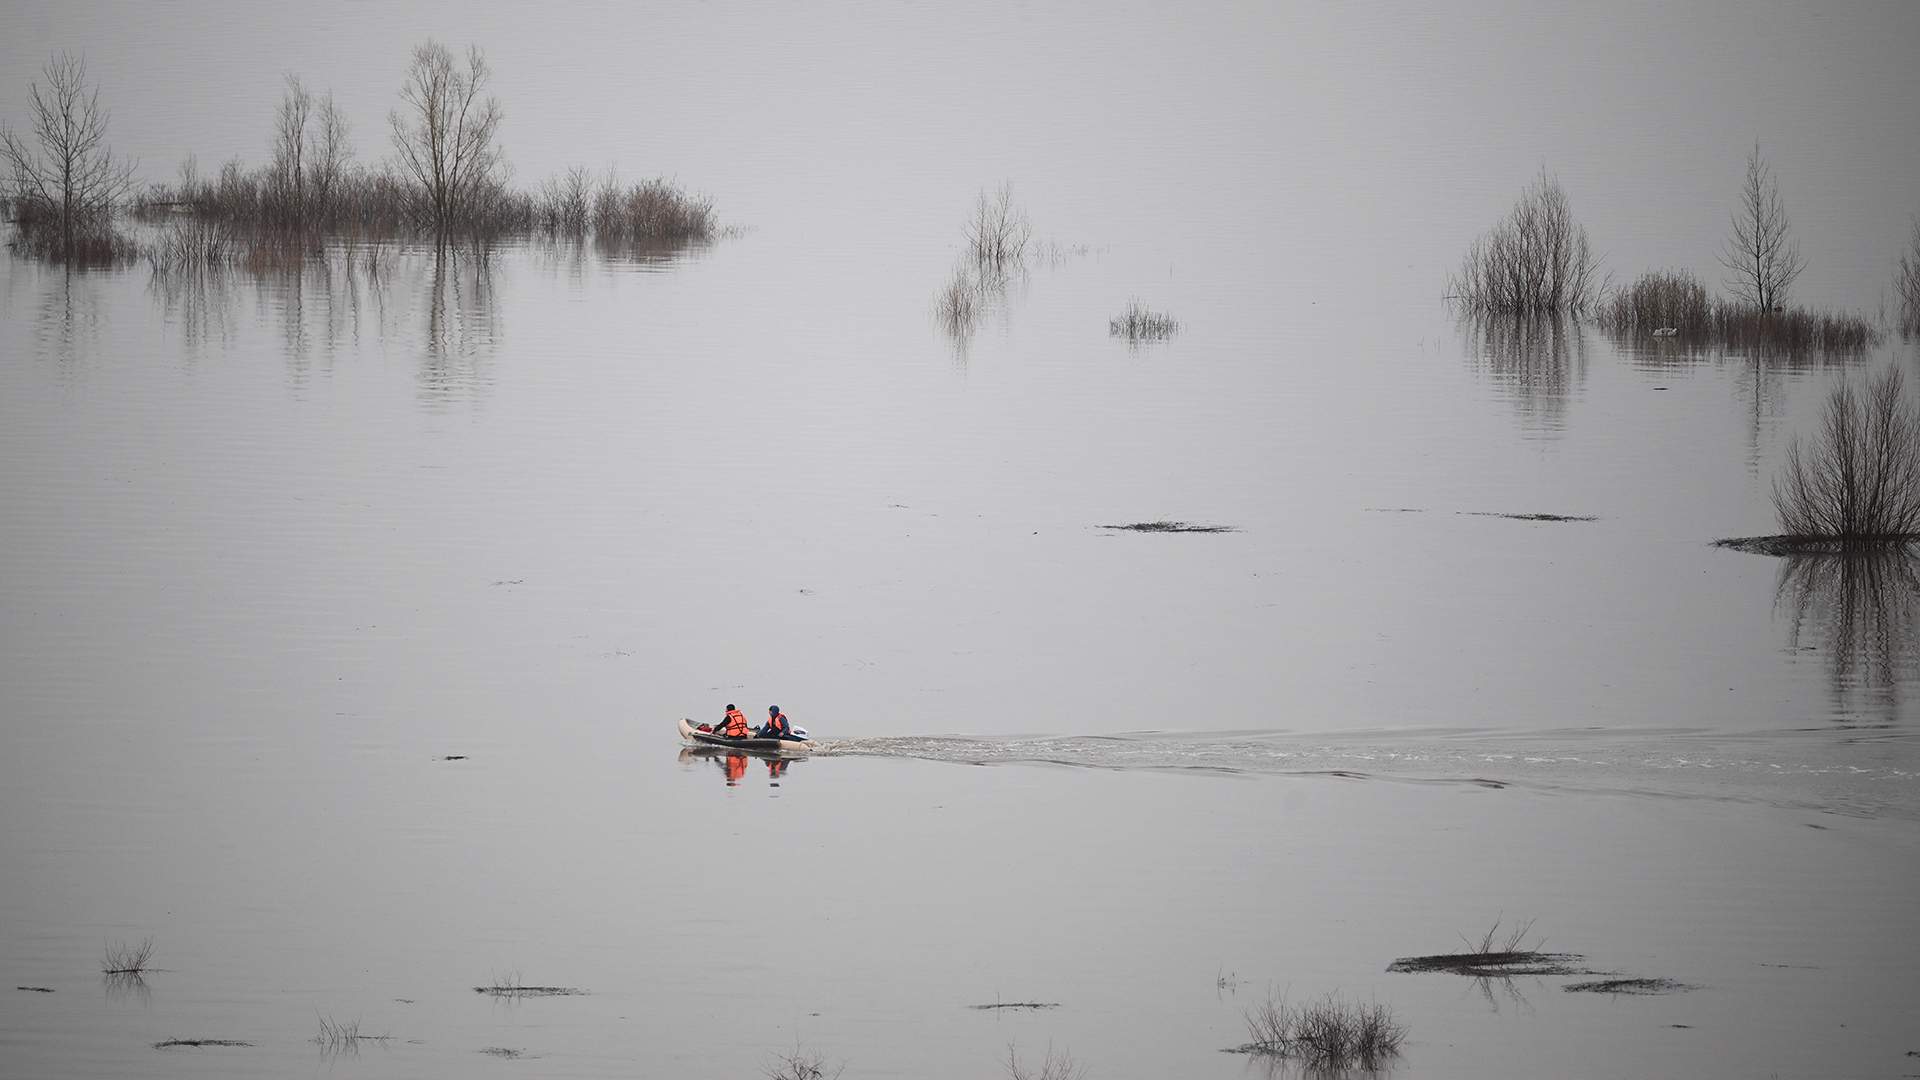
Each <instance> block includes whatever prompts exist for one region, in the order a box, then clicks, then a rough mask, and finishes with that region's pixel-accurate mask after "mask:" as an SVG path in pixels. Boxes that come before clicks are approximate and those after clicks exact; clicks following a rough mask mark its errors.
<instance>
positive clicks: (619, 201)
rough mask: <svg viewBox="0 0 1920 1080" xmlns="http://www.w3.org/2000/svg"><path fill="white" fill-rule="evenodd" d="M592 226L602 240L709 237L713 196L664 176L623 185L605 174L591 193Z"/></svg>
mask: <svg viewBox="0 0 1920 1080" xmlns="http://www.w3.org/2000/svg"><path fill="white" fill-rule="evenodd" d="M593 228H594V232H595V234H596V235H598V236H599V237H600V238H601V239H602V240H616V239H617V240H629V241H654V240H664V241H674V242H687V241H697V240H711V239H713V234H714V220H713V200H711V199H708V198H706V197H704V196H698V195H689V194H688V193H686V192H685V191H682V190H681V189H680V188H679V186H678V185H676V184H674V183H673V182H672V181H670V180H667V179H666V178H665V177H655V178H654V179H652V180H645V181H642V182H640V183H637V184H630V185H628V186H627V187H626V188H624V189H623V188H621V187H620V186H619V185H618V184H617V183H616V182H615V181H614V179H613V178H612V177H608V178H607V181H606V183H605V184H604V185H602V187H601V188H600V190H599V191H597V192H595V193H594V197H593Z"/></svg>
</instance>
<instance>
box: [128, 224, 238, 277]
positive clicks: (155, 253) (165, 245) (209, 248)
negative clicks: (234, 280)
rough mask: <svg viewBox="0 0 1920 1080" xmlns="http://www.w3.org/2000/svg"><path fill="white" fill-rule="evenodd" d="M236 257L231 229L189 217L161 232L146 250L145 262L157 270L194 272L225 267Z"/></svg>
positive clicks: (236, 251) (236, 247) (236, 249)
mask: <svg viewBox="0 0 1920 1080" xmlns="http://www.w3.org/2000/svg"><path fill="white" fill-rule="evenodd" d="M239 257H240V245H239V244H238V242H237V241H236V239H235V237H234V235H233V232H232V230H231V229H229V228H228V227H227V226H226V225H224V224H222V223H221V222H218V221H209V220H205V219H201V218H190V219H188V220H185V221H176V222H173V223H172V224H171V225H168V226H167V227H166V228H165V229H164V230H162V231H161V233H160V236H159V239H157V240H155V241H154V242H153V244H152V246H151V247H149V248H148V249H147V261H148V262H150V263H152V264H153V269H154V270H155V272H157V273H163V274H168V273H198V272H201V271H205V270H208V269H212V268H215V267H221V266H226V265H228V264H230V263H232V262H234V261H235V260H236V259H238V258H239Z"/></svg>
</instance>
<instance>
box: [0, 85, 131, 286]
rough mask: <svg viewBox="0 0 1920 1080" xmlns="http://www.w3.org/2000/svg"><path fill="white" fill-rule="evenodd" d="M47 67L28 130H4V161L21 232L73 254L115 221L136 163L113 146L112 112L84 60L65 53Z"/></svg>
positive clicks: (0, 131) (0, 157) (32, 100)
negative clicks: (110, 131)
mask: <svg viewBox="0 0 1920 1080" xmlns="http://www.w3.org/2000/svg"><path fill="white" fill-rule="evenodd" d="M41 73H42V76H43V77H44V78H45V80H46V84H45V85H44V86H43V85H41V83H39V82H34V83H32V84H30V87H31V88H30V90H29V91H28V95H27V99H28V100H27V107H28V110H29V113H30V114H31V117H32V120H31V128H30V130H29V132H28V133H27V134H25V135H22V134H20V133H18V132H15V131H14V130H13V129H12V128H0V162H4V163H5V165H6V167H7V170H8V173H9V175H8V183H9V185H10V187H11V191H10V195H11V197H12V201H13V204H14V214H15V219H16V221H17V222H18V224H19V226H20V228H21V231H22V233H26V232H28V231H30V230H31V231H37V232H40V233H42V234H43V235H45V237H46V240H47V241H48V242H47V243H46V244H45V245H44V246H46V247H48V248H50V249H51V250H53V251H55V252H56V253H58V254H61V255H66V256H70V255H72V254H73V253H74V251H75V248H76V244H77V242H79V241H80V240H81V238H82V237H83V236H84V235H85V234H87V233H90V232H97V231H100V230H102V229H106V228H108V227H109V224H108V223H109V222H110V221H111V219H112V216H113V208H114V205H115V204H116V203H117V202H118V201H119V200H120V199H121V198H122V197H123V196H125V195H126V193H127V189H128V188H129V187H131V186H132V183H133V170H134V164H135V163H134V162H131V161H125V160H121V159H119V158H116V157H114V156H113V151H112V150H110V149H108V147H107V118H108V113H107V110H106V109H104V108H102V107H101V105H100V91H99V89H98V88H97V87H93V86H90V85H89V84H88V82H87V64H86V61H85V60H84V59H82V58H80V57H77V56H73V55H71V54H68V53H61V54H59V55H57V56H54V57H51V58H50V59H48V61H47V65H46V67H45V68H43V69H42V72H41Z"/></svg>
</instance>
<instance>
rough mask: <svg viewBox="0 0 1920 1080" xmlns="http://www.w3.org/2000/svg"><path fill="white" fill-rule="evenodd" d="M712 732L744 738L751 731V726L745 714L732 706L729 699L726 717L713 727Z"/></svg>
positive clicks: (728, 736) (729, 736) (732, 737)
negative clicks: (717, 725)
mask: <svg viewBox="0 0 1920 1080" xmlns="http://www.w3.org/2000/svg"><path fill="white" fill-rule="evenodd" d="M713 732H714V734H716V735H725V736H726V737H727V738H729V739H744V738H746V737H747V736H748V735H750V734H752V733H753V728H752V726H751V725H749V724H748V723H747V714H746V713H743V712H741V711H740V710H739V709H736V708H734V707H733V702H731V701H729V702H727V718H726V719H725V720H722V721H721V722H720V726H719V727H717V728H714V729H713Z"/></svg>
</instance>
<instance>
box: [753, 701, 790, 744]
mask: <svg viewBox="0 0 1920 1080" xmlns="http://www.w3.org/2000/svg"><path fill="white" fill-rule="evenodd" d="M759 735H760V737H761V738H763V739H790V738H792V737H793V724H792V723H790V722H788V720H787V714H786V713H783V712H781V711H780V706H778V705H769V706H767V723H766V726H764V727H762V728H761V729H760V731H759Z"/></svg>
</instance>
